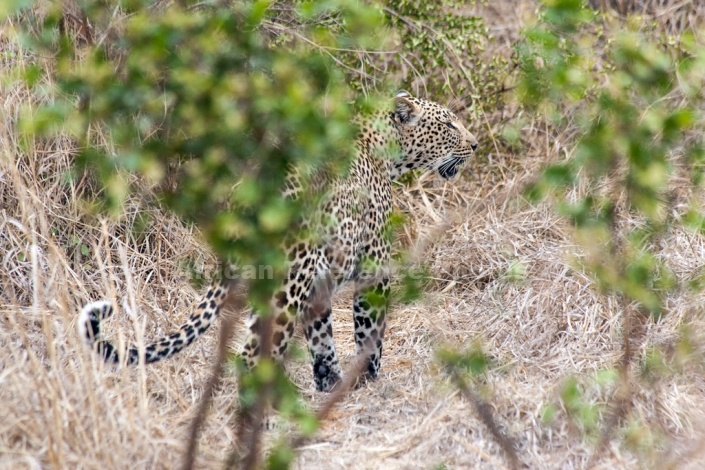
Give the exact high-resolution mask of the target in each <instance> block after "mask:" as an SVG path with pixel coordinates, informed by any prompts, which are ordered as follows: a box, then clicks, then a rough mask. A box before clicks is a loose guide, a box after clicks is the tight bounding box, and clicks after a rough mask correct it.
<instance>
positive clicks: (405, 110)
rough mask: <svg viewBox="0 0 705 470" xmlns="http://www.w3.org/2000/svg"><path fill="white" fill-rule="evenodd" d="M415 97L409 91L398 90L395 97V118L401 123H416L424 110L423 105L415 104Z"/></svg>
mask: <svg viewBox="0 0 705 470" xmlns="http://www.w3.org/2000/svg"><path fill="white" fill-rule="evenodd" d="M412 100H413V97H412V96H411V94H409V93H408V92H406V91H404V90H401V91H398V92H397V94H396V96H395V97H394V120H395V122H398V123H400V124H411V125H414V124H416V123H417V122H418V121H419V119H421V115H422V114H423V111H422V110H421V107H420V106H418V105H417V104H415V103H414V102H413V101H412Z"/></svg>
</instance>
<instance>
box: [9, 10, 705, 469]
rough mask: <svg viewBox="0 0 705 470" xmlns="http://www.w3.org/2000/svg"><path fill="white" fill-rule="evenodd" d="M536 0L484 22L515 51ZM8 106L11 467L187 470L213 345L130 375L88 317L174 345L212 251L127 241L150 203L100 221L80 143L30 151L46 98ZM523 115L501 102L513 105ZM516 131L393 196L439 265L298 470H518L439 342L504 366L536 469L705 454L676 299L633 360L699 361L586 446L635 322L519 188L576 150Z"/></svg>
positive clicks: (494, 381) (509, 412)
mask: <svg viewBox="0 0 705 470" xmlns="http://www.w3.org/2000/svg"><path fill="white" fill-rule="evenodd" d="M522 5H523V6H522V8H514V7H513V2H508V1H505V2H495V4H494V5H493V6H492V7H490V8H487V9H485V10H483V11H481V13H482V14H484V15H486V19H487V21H488V22H489V24H490V26H491V28H492V31H493V33H494V34H495V35H496V43H495V46H494V47H496V48H497V49H498V50H501V51H504V53H506V54H510V53H511V46H512V43H513V40H514V39H515V38H516V37H517V34H518V31H519V29H520V28H521V26H522V25H523V22H524V21H525V19H526V17H528V16H530V13H531V11H532V9H533V8H534V6H535V5H534V4H533V3H527V2H524V3H523V4H522ZM1 28H2V29H1V30H0V54H1V56H2V60H1V61H0V75H6V74H7V73H8V72H9V70H10V68H11V67H14V66H22V65H23V64H28V63H30V62H31V61H34V60H37V58H33V57H28V56H26V55H24V53H23V51H22V49H21V48H19V46H18V45H17V43H16V37H15V36H14V35H13V32H12V25H11V24H5V25H2V27H1ZM44 86H45V87H46V89H49V88H50V86H51V83H45V84H44ZM0 99H1V100H2V112H1V113H0V155H1V157H0V253H2V258H1V263H2V264H1V269H0V286H2V290H1V292H0V417H2V419H0V467H3V468H13V469H15V468H126V467H129V468H175V467H177V466H178V465H179V464H180V463H181V461H182V460H181V459H182V458H183V455H184V453H185V443H186V440H187V437H188V436H187V434H188V430H189V426H190V423H191V420H192V419H193V418H194V416H195V414H196V412H197V405H198V402H199V399H200V398H201V395H202V393H203V390H204V387H205V384H206V380H207V377H208V373H209V371H210V368H211V364H212V360H213V356H214V355H215V354H216V349H217V348H216V338H217V333H216V332H209V333H208V334H207V335H206V336H205V337H204V338H203V339H201V340H200V341H198V342H197V343H196V344H195V345H194V346H192V347H191V348H190V349H188V350H187V351H186V352H184V353H183V354H181V355H180V356H179V357H176V358H173V359H172V360H169V361H166V362H164V363H157V364H155V365H152V366H150V367H136V368H130V369H116V368H113V367H109V366H106V365H104V364H102V363H101V361H99V360H98V359H97V357H95V355H93V354H91V353H90V352H88V351H86V349H85V347H84V346H83V345H82V344H81V343H80V341H79V340H78V338H77V336H76V334H75V319H76V314H77V312H78V311H79V310H80V308H81V306H82V305H83V304H84V303H85V302H87V301H91V300H97V299H99V298H105V297H107V298H109V299H112V300H113V301H114V302H115V304H116V305H121V306H124V307H121V311H120V312H118V314H116V315H115V316H114V318H113V319H111V320H110V321H109V322H108V325H106V331H107V332H109V334H111V335H113V338H117V339H118V340H119V341H143V340H144V339H149V338H153V337H155V336H157V335H160V334H163V333H165V332H166V331H168V330H170V329H172V328H174V327H176V326H178V325H179V324H180V323H181V321H182V320H183V319H184V318H185V316H186V315H188V312H189V309H190V308H191V307H192V306H193V305H194V303H195V302H196V300H197V297H198V292H196V291H195V290H194V289H193V288H192V287H191V286H190V284H189V283H188V281H187V279H186V278H185V276H184V275H183V270H182V269H181V268H180V267H179V262H180V261H181V260H183V259H185V258H189V259H196V260H199V262H202V263H204V264H205V263H208V262H212V261H213V259H212V255H211V254H210V253H209V251H208V249H207V246H206V245H205V243H204V242H203V240H202V239H201V238H200V237H199V235H198V232H197V230H195V229H193V228H192V227H189V226H187V225H185V224H183V223H182V222H180V221H179V220H177V219H175V218H173V217H171V216H170V215H169V214H155V217H153V218H152V220H154V221H155V223H154V224H153V225H152V226H150V227H148V229H147V230H146V231H143V232H140V235H139V236H137V235H135V231H133V230H132V229H133V227H134V226H135V224H136V220H137V219H138V218H139V214H140V213H141V212H142V211H144V210H148V209H147V208H146V206H145V204H144V203H143V202H142V201H141V200H140V199H139V198H137V197H136V198H135V199H133V200H131V201H130V204H129V207H128V208H127V210H126V213H125V215H123V216H122V217H120V218H119V219H96V218H95V217H92V216H91V215H89V212H88V211H86V209H85V207H84V205H83V203H82V202H81V199H80V197H79V195H80V194H81V193H82V192H83V191H84V190H85V186H84V185H86V184H88V183H87V182H85V181H75V182H69V181H70V180H69V179H67V178H65V175H66V174H67V172H68V171H69V169H70V165H71V158H72V157H71V155H72V152H73V150H74V149H72V147H71V144H70V142H69V141H68V140H61V139H57V140H53V141H41V142H40V141H32V142H26V141H23V140H22V139H21V137H20V134H19V133H18V130H17V129H16V122H17V117H18V114H19V113H20V111H21V110H22V109H23V108H24V109H25V110H29V111H30V112H31V109H32V107H33V106H34V105H35V104H36V103H37V102H40V101H41V100H42V99H46V98H43V97H41V96H37V95H30V94H29V93H28V92H27V90H26V89H25V88H23V87H22V86H21V85H17V84H12V85H11V86H10V85H7V84H3V85H2V88H0ZM513 111H516V108H513V107H512V105H511V104H509V105H508V106H507V111H506V112H507V113H511V112H513ZM506 119H507V115H501V116H500V115H497V116H494V115H493V116H488V117H487V119H486V121H485V123H483V124H480V125H477V126H475V127H476V128H477V129H480V132H484V133H486V135H485V137H487V136H489V138H488V139H486V140H487V141H490V142H491V141H492V140H493V139H497V138H498V136H497V134H498V132H499V128H500V126H501V124H502V123H503V122H504V120H506ZM522 137H523V140H524V142H525V143H526V144H525V146H524V147H523V149H522V150H521V151H509V150H503V147H501V146H493V145H491V144H490V145H488V146H486V149H485V151H486V154H485V155H484V156H483V159H482V161H481V162H480V161H478V162H476V163H473V164H471V165H469V167H468V168H467V169H466V170H465V172H464V175H463V176H462V177H461V178H459V179H458V180H456V181H454V182H450V183H443V182H440V181H438V180H437V179H435V178H433V177H430V176H424V177H421V178H420V179H418V180H417V181H416V182H414V183H413V184H412V185H410V186H409V187H406V188H398V194H397V196H398V200H397V205H398V207H399V208H400V209H402V210H404V211H406V212H407V214H409V223H408V224H407V226H406V227H405V231H404V232H403V233H402V235H401V237H402V241H403V243H404V244H407V245H409V246H411V252H412V254H413V255H414V257H415V259H417V260H420V261H423V262H425V263H426V264H427V265H428V266H430V269H431V274H432V278H433V282H432V283H431V284H430V286H429V287H428V290H429V291H428V292H427V293H426V295H425V296H424V298H423V299H422V300H420V301H417V302H415V303H412V304H409V305H395V306H393V308H392V312H391V317H390V321H389V328H388V336H387V340H386V343H385V356H384V359H383V371H382V374H381V377H380V379H379V380H378V381H377V382H375V383H372V384H369V385H367V386H366V387H364V388H362V389H360V390H357V391H355V392H354V393H352V394H350V395H349V396H347V397H345V398H344V399H343V400H342V402H341V403H340V404H339V406H338V407H337V408H335V409H333V410H332V411H331V412H330V413H329V419H328V420H327V421H326V424H325V426H324V427H323V429H322V430H321V432H319V433H318V434H317V435H316V437H315V438H313V439H312V440H308V441H306V442H305V443H303V447H302V448H301V450H300V454H299V456H298V458H297V460H296V464H295V466H296V467H297V468H385V469H386V468H405V469H407V468H434V467H437V466H441V465H445V466H446V467H447V468H508V467H509V465H510V463H509V461H508V460H506V458H505V456H504V454H503V453H502V451H501V448H500V445H499V444H498V443H497V441H496V439H494V438H493V436H492V434H491V433H490V431H489V430H488V429H487V428H486V426H485V425H484V424H483V423H482V421H481V419H480V418H479V417H478V416H477V415H476V413H475V411H474V409H473V404H472V403H470V402H468V401H467V400H465V399H464V397H463V396H462V395H461V394H460V393H459V391H458V390H457V388H456V387H455V386H454V385H453V384H452V383H451V381H450V379H449V378H448V377H446V376H445V375H444V373H443V371H442V370H441V367H440V366H439V364H438V362H437V361H436V359H435V356H434V351H436V350H437V349H438V348H439V347H441V346H451V347H455V348H461V349H462V348H468V347H472V346H476V345H479V346H481V347H482V348H483V350H484V351H485V352H486V353H487V354H488V355H489V356H490V357H492V358H493V360H494V365H493V366H492V367H491V368H490V370H489V372H488V373H487V374H486V376H485V377H484V380H483V381H482V382H480V383H476V384H474V385H473V386H474V387H475V389H474V390H476V392H477V393H478V396H479V397H480V398H481V399H482V400H483V401H484V402H485V403H487V404H489V405H490V407H491V411H492V416H493V419H494V420H495V422H496V424H497V426H498V427H499V429H500V430H501V431H502V432H504V433H505V434H506V435H507V436H509V437H510V438H511V439H512V440H513V441H514V443H515V444H516V453H517V455H518V457H519V460H520V461H521V463H522V464H523V465H524V466H526V467H527V468H586V467H588V464H589V466H590V467H591V468H700V464H701V462H703V461H705V454H704V453H703V452H702V450H701V449H702V447H703V431H704V430H705V416H704V414H703V407H702V403H703V400H704V399H705V375H703V370H702V357H703V352H704V351H705V341H704V338H703V336H702V332H703V331H705V325H704V324H703V323H704V321H703V312H702V307H701V306H702V305H703V301H704V300H705V298H704V295H703V294H702V293H693V292H690V291H687V290H685V289H684V290H682V291H677V292H674V293H673V294H672V295H671V297H670V298H669V299H668V311H669V313H668V314H667V315H665V316H664V317H663V318H661V319H659V320H654V321H647V322H645V323H644V324H643V325H640V330H639V334H638V336H636V338H637V339H638V341H637V342H636V348H637V352H636V362H637V364H638V363H640V362H643V360H644V358H645V355H646V352H647V351H648V350H649V349H650V348H653V347H657V348H659V350H662V351H664V352H665V353H666V354H671V355H672V356H673V357H677V351H674V348H675V347H676V345H677V344H678V343H677V340H678V339H679V338H682V337H683V336H684V335H689V337H690V338H691V344H692V348H693V351H694V354H693V355H692V356H691V357H692V358H694V359H692V360H691V361H689V362H687V363H684V364H679V365H678V368H674V369H673V370H669V371H667V372H665V373H663V374H661V375H660V376H659V377H658V379H657V380H654V381H651V382H650V381H646V380H642V379H640V378H639V377H637V375H636V374H638V371H639V368H638V367H635V368H633V369H632V370H633V371H634V374H635V376H634V377H633V379H634V380H633V388H632V393H631V395H630V403H629V406H630V413H629V418H628V422H626V423H625V424H624V427H623V428H622V429H623V431H620V435H619V436H617V437H619V439H613V440H612V441H610V443H609V444H608V446H607V447H606V448H605V449H604V450H602V451H600V452H599V453H598V455H595V452H596V451H595V449H596V443H595V442H594V440H591V439H589V438H585V436H584V435H583V433H582V432H581V430H580V429H579V428H578V427H577V426H576V421H575V420H574V419H572V418H571V416H570V415H569V412H568V410H566V409H565V408H562V407H561V405H560V403H561V400H560V392H561V390H562V389H563V386H564V384H565V382H566V380H567V377H569V376H574V377H576V379H577V380H578V381H579V382H580V383H581V384H582V385H583V387H584V391H585V394H586V396H587V397H588V398H590V399H591V400H593V401H594V402H595V403H598V404H607V403H610V402H611V401H612V400H613V398H614V395H615V393H617V391H616V390H615V389H614V388H610V387H601V386H598V383H599V382H598V380H599V379H600V377H603V375H601V374H603V372H601V371H604V370H606V369H609V368H611V367H615V366H616V365H617V363H618V361H619V357H620V348H621V342H622V334H623V333H622V328H621V320H622V315H623V314H624V311H625V309H630V308H633V306H630V305H623V304H622V303H620V302H618V301H617V300H615V299H614V298H611V297H606V296H604V295H602V294H601V293H600V292H599V291H598V289H597V288H596V286H595V285H594V283H593V282H592V281H591V280H590V279H589V278H588V277H587V276H585V275H584V274H582V273H581V271H580V269H579V265H580V259H581V256H583V253H582V251H581V248H580V247H579V246H577V245H576V243H575V242H574V241H573V238H572V233H571V229H570V227H568V226H567V225H566V224H565V223H564V222H563V221H561V220H560V219H559V218H557V217H556V216H555V215H554V214H553V213H552V211H551V210H550V208H549V207H547V206H531V205H528V204H527V203H525V202H524V201H523V200H522V199H521V197H520V193H521V188H522V187H523V186H524V184H525V183H526V182H527V181H528V180H529V179H531V177H532V175H534V174H535V172H536V171H537V169H538V168H539V167H540V166H541V165H542V164H543V163H545V162H546V161H549V160H552V159H555V158H558V157H559V156H561V155H563V152H565V151H566V149H565V148H564V147H562V145H564V144H566V143H569V136H553V135H547V134H546V132H545V128H544V127H542V126H541V125H540V124H539V123H538V122H533V121H528V122H527V123H526V125H525V126H524V128H523V129H522ZM679 184H680V183H679ZM682 184H684V185H685V184H686V182H682ZM149 210H155V209H149ZM625 222H626V223H629V222H630V221H628V220H626V221H625ZM663 244H664V246H665V247H667V248H666V249H665V250H664V251H663V253H664V256H667V257H668V259H669V262H670V263H671V264H672V265H673V266H675V267H676V271H677V272H676V275H678V276H682V277H687V276H690V275H692V274H693V273H696V272H699V270H701V269H702V266H703V261H702V260H704V259H705V238H703V237H702V236H700V235H695V234H692V233H686V232H680V231H672V232H671V233H669V234H668V236H667V237H666V238H664V240H663ZM350 305H351V293H350V292H349V291H343V292H341V293H340V294H339V295H338V296H337V298H336V301H335V303H334V315H335V336H336V339H337V344H338V349H339V353H340V354H341V356H342V357H343V361H344V363H346V364H347V365H349V364H351V363H352V362H353V354H354V342H353V325H352V321H351V312H350ZM239 313H241V312H235V315H238V314H239ZM300 336H301V335H300V334H299V339H298V341H299V342H300V344H303V343H301V338H300ZM233 347H234V348H237V339H236V340H235V342H234V344H233ZM309 367H310V366H309V364H308V361H307V360H306V359H305V358H298V357H297V356H294V357H292V359H291V360H290V361H289V362H288V365H287V368H288V372H289V374H290V375H291V377H292V379H293V380H294V381H295V383H296V384H297V385H298V386H299V387H300V388H301V390H302V393H303V395H304V396H305V398H306V399H307V400H308V401H309V402H310V404H311V406H313V407H316V406H318V405H319V404H320V403H322V402H323V401H324V400H325V399H326V396H325V395H322V394H318V393H315V392H312V390H313V389H314V387H313V384H312V380H311V377H310V369H309ZM236 403H237V396H236V384H235V379H234V374H230V375H227V374H226V377H225V379H224V382H223V383H222V384H221V385H220V387H219V388H218V389H217V390H216V391H215V393H214V394H213V400H212V405H211V407H210V411H209V415H208V416H207V418H206V421H205V425H204V428H203V430H202V434H201V438H200V441H199V449H198V453H197V458H196V466H197V468H220V467H221V466H222V462H223V461H224V459H225V457H226V455H227V453H228V451H229V449H230V448H231V447H232V444H233V442H234V440H235V431H234V427H233V417H234V410H235V406H236ZM551 404H553V405H555V414H554V416H553V418H552V419H550V420H549V419H547V416H546V410H547V409H548V408H549V407H550V405H551ZM280 432H281V433H283V434H286V433H287V432H289V431H287V430H286V429H283V430H282V431H280ZM277 437H278V436H277V433H276V432H275V433H272V434H268V435H267V439H269V440H270V441H271V440H274V439H276V438H277Z"/></svg>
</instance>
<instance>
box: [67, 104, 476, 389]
mask: <svg viewBox="0 0 705 470" xmlns="http://www.w3.org/2000/svg"><path fill="white" fill-rule="evenodd" d="M359 126H360V133H359V135H358V138H357V148H356V157H355V159H354V161H353V163H352V164H351V167H350V170H349V173H348V175H347V176H346V177H345V178H342V179H338V180H335V181H332V182H330V190H329V193H328V196H327V197H326V198H325V199H324V202H322V207H321V208H320V212H321V213H323V214H326V215H332V216H333V217H334V219H335V221H336V223H334V224H325V225H322V226H321V227H324V228H321V229H320V230H321V231H322V232H323V233H321V234H320V235H321V236H320V237H317V240H316V241H313V240H305V239H304V240H298V241H297V242H295V243H290V244H287V246H286V247H285V248H286V252H287V255H288V259H289V275H288V276H287V277H286V281H285V282H284V284H283V285H282V287H281V290H280V291H279V292H278V293H277V294H276V295H275V296H274V298H273V299H272V308H273V310H274V314H275V316H274V322H273V331H272V335H273V336H272V355H273V356H274V357H275V358H280V357H281V356H282V355H283V354H284V352H285V351H286V348H287V345H288V343H289V340H290V339H291V337H292V335H293V333H294V322H295V320H296V317H297V315H298V316H299V317H300V318H301V319H302V321H303V322H304V332H305V335H306V339H307V341H308V348H309V350H310V352H311V356H312V362H313V375H314V379H315V383H316V388H317V389H318V390H322V391H328V390H331V389H332V388H333V386H334V385H335V384H336V382H338V380H339V379H340V376H341V370H340V365H339V363H338V357H337V355H336V352H335V347H334V344H333V328H332V324H331V320H332V316H331V296H332V293H333V292H334V291H335V289H336V288H337V287H339V286H340V285H341V284H342V283H343V282H346V281H354V282H355V294H354V301H353V318H354V322H355V343H356V345H357V350H358V352H360V351H363V350H364V351H365V352H366V353H367V354H368V356H369V357H368V358H369V362H368V368H367V376H368V377H369V378H372V379H374V378H376V377H377V375H378V373H379V368H380V358H381V355H382V340H383V337H384V332H385V327H386V324H385V319H386V315H387V299H388V296H389V274H388V270H387V269H386V268H387V267H388V265H389V260H390V241H389V237H388V236H386V235H385V231H386V229H387V224H388V220H389V216H390V213H391V210H392V188H391V182H392V181H393V180H394V179H395V178H397V177H398V176H399V175H401V174H403V173H405V172H407V171H409V170H412V169H415V168H422V169H426V170H430V171H436V172H438V173H439V174H440V175H441V176H442V177H443V178H451V177H452V176H454V175H455V174H456V173H457V171H458V169H459V168H460V166H461V165H462V164H464V163H465V161H466V160H467V159H468V157H470V156H471V155H472V154H473V153H474V150H475V148H476V147H477V141H476V139H475V137H474V136H473V135H472V134H471V133H470V132H469V131H467V130H466V129H465V127H464V126H463V124H462V123H461V122H460V121H459V120H458V118H457V117H456V116H455V115H454V114H453V113H452V112H450V111H449V110H448V109H446V108H444V107H443V106H440V105H438V104H436V103H433V102H431V101H426V100H423V99H419V98H415V97H413V96H411V95H410V94H409V93H407V92H404V91H402V92H399V93H398V94H397V95H396V97H395V98H394V106H393V110H392V111H391V112H388V113H383V114H380V115H377V116H376V117H374V118H372V119H369V120H367V121H365V122H362V123H360V124H359ZM292 191H293V193H294V197H296V196H295V193H296V186H295V185H294V186H293V190H292ZM310 267H315V269H310ZM226 294H227V287H226V285H225V284H221V283H214V284H213V285H212V286H211V288H210V289H209V290H208V292H207V293H206V294H205V296H204V297H203V299H202V300H201V302H200V303H199V304H198V307H197V308H196V311H195V312H194V313H193V314H192V315H191V316H190V317H189V319H188V320H187V321H186V322H185V323H184V324H183V325H182V326H181V327H180V328H179V330H178V331H177V332H175V333H173V334H170V335H168V336H166V337H164V338H162V339H160V340H158V341H156V342H154V343H152V344H150V345H148V346H147V347H146V348H145V357H144V360H145V361H146V362H148V363H149V362H155V361H158V360H161V359H165V358H168V357H170V356H172V355H174V354H176V353H177V352H179V351H181V350H183V349H184V348H185V347H186V346H188V345H189V344H191V343H192V342H193V341H194V340H195V339H196V338H197V337H198V336H199V335H201V334H202V333H203V332H204V331H206V329H208V327H209V326H210V325H211V324H212V323H213V321H214V320H215V318H216V317H217V316H218V313H219V310H220V307H221V305H222V303H223V300H224V299H225V297H226ZM112 310H113V309H112V306H111V305H110V304H109V303H107V302H96V303H92V304H89V305H86V307H85V308H84V309H83V311H82V312H81V316H80V319H79V321H78V326H79V330H80V334H81V336H82V338H84V340H85V341H86V342H88V343H89V344H90V345H91V346H92V347H98V349H99V350H100V351H101V352H102V354H103V357H104V358H105V359H106V360H107V361H114V362H119V361H124V362H127V363H129V364H135V363H137V362H139V359H140V357H139V352H138V349H136V348H130V349H128V350H127V351H126V353H125V354H124V355H123V356H120V355H119V354H118V351H117V350H116V348H115V347H114V346H113V345H112V344H110V343H109V342H107V341H104V340H102V339H101V338H100V322H101V320H103V319H104V318H105V317H107V316H109V315H110V314H111V313H112ZM258 323H259V316H257V315H255V314H252V315H251V316H250V320H249V329H250V334H249V337H248V338H247V340H246V341H245V345H244V351H243V356H244V359H245V361H246V363H247V365H248V366H249V367H252V366H254V365H255V364H256V362H257V359H258V357H259V353H260V344H261V341H260V337H259V335H258V331H259V328H258Z"/></svg>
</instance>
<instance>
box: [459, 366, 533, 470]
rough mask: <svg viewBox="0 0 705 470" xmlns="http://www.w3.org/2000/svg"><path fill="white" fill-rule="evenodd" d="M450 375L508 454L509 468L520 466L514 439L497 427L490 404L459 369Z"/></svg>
mask: <svg viewBox="0 0 705 470" xmlns="http://www.w3.org/2000/svg"><path fill="white" fill-rule="evenodd" d="M450 375H451V378H452V380H453V382H455V385H456V386H457V387H458V390H460V393H461V394H462V395H463V396H464V397H465V399H466V400H468V401H469V402H470V403H472V406H473V408H474V409H475V413H477V416H478V417H479V418H480V421H482V422H483V424H484V425H485V426H486V427H487V429H489V431H490V433H491V434H492V436H493V437H494V439H495V440H496V441H497V443H498V444H499V446H500V447H501V448H502V450H503V451H504V453H505V454H506V455H507V458H508V459H509V468H512V469H517V468H519V463H520V461H519V457H517V454H516V450H515V449H514V442H512V440H511V439H510V438H509V437H508V436H507V435H505V434H504V433H503V432H502V431H501V430H500V429H499V428H498V427H497V424H496V423H495V421H494V418H493V416H492V411H491V409H490V406H489V405H488V404H487V403H485V402H484V401H482V400H481V399H480V397H478V396H477V394H476V393H475V392H473V391H472V390H471V389H470V387H468V384H467V383H466V382H465V379H463V377H461V375H460V374H459V373H458V371H456V370H455V369H453V370H452V371H451V374H450Z"/></svg>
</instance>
